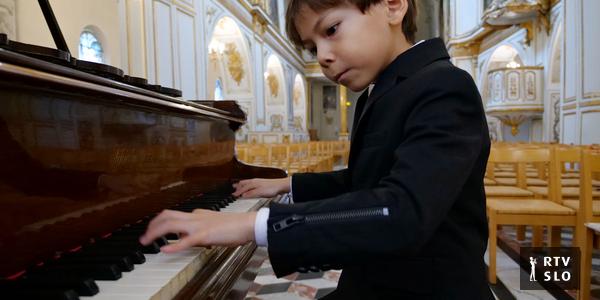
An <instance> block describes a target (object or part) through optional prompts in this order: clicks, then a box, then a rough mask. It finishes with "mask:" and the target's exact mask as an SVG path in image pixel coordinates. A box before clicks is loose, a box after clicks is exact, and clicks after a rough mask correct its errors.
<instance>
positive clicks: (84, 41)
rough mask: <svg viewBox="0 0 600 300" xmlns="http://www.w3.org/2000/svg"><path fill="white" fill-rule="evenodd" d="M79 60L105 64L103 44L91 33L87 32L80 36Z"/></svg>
mask: <svg viewBox="0 0 600 300" xmlns="http://www.w3.org/2000/svg"><path fill="white" fill-rule="evenodd" d="M79 59H81V60H87V61H93V62H98V63H103V62H104V50H103V49H102V44H101V43H100V41H99V40H98V38H96V36H95V35H94V34H93V33H92V32H90V31H87V30H86V31H84V32H82V33H81V36H79Z"/></svg>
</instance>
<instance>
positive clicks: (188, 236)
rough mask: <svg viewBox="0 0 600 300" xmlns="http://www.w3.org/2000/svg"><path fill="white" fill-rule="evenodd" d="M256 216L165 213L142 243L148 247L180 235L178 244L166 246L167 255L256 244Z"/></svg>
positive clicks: (150, 227)
mask: <svg viewBox="0 0 600 300" xmlns="http://www.w3.org/2000/svg"><path fill="white" fill-rule="evenodd" d="M255 219H256V212H248V213H222V212H215V211H210V210H205V209H196V210H194V212H193V213H185V212H180V211H174V210H164V211H163V212H161V213H160V214H159V215H158V216H157V217H156V218H154V220H152V221H151V222H150V224H149V225H148V229H147V230H146V233H145V234H144V235H142V236H141V237H140V243H142V244H143V245H147V244H149V243H151V242H152V241H154V240H155V239H157V238H158V237H161V236H163V235H165V234H167V233H179V234H180V240H179V242H177V243H173V244H169V245H166V246H163V247H162V248H161V249H160V250H161V251H162V252H165V253H172V252H177V251H181V250H184V249H187V248H190V247H193V246H238V245H243V244H246V243H248V242H251V241H254V221H255Z"/></svg>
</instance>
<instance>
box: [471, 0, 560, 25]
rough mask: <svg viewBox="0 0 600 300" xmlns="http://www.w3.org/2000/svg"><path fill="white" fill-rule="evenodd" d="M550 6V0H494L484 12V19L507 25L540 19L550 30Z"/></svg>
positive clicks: (492, 22) (489, 23) (494, 23)
mask: <svg viewBox="0 0 600 300" xmlns="http://www.w3.org/2000/svg"><path fill="white" fill-rule="evenodd" d="M550 8H551V2H550V0H494V1H493V2H492V4H490V6H489V7H488V8H487V9H486V10H485V12H484V13H483V21H484V23H485V24H488V25H491V26H505V25H515V24H523V23H527V22H530V21H533V20H535V19H538V20H539V21H540V23H541V24H542V25H543V26H544V27H545V28H546V30H547V31H548V30H549V29H550V19H549V17H550Z"/></svg>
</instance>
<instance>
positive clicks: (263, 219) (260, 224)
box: [254, 207, 271, 247]
mask: <svg viewBox="0 0 600 300" xmlns="http://www.w3.org/2000/svg"><path fill="white" fill-rule="evenodd" d="M270 211H271V210H270V209H269V208H268V207H263V208H261V209H259V210H258V212H257V213H256V220H254V240H255V241H256V245H257V246H259V247H266V246H268V243H269V242H268V240H267V220H269V212H270Z"/></svg>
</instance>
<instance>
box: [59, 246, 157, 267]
mask: <svg viewBox="0 0 600 300" xmlns="http://www.w3.org/2000/svg"><path fill="white" fill-rule="evenodd" d="M66 255H68V256H75V257H114V256H123V257H127V258H129V259H130V260H131V262H133V263H134V264H136V265H139V264H143V263H145V262H146V257H145V256H144V254H143V253H142V252H141V251H139V250H135V249H133V250H132V249H115V248H106V247H96V246H94V247H89V248H84V249H83V250H82V251H79V252H74V253H68V254H66Z"/></svg>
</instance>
